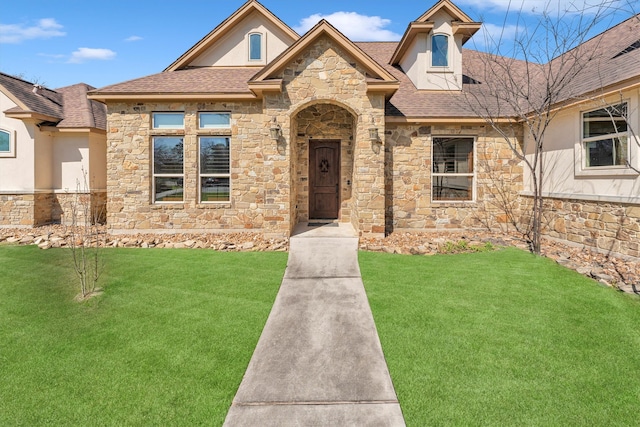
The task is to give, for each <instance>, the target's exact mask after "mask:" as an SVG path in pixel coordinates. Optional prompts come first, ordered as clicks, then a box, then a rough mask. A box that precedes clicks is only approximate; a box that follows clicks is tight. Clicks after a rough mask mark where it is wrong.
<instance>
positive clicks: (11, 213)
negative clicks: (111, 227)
mask: <svg viewBox="0 0 640 427" xmlns="http://www.w3.org/2000/svg"><path fill="white" fill-rule="evenodd" d="M87 196H88V195H87ZM75 197H76V196H75V194H74V193H57V194H56V193H53V192H49V193H47V192H38V193H34V194H0V226H13V227H19V226H24V227H35V226H38V225H43V224H51V223H66V224H71V219H70V218H71V204H72V203H73V202H74V201H75ZM90 197H91V199H90V203H91V204H92V207H91V208H92V209H95V211H94V212H96V217H97V218H98V219H99V222H104V212H105V205H106V197H107V195H106V192H104V191H102V192H94V193H92V194H91V196H90Z"/></svg>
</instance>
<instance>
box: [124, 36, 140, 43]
mask: <svg viewBox="0 0 640 427" xmlns="http://www.w3.org/2000/svg"><path fill="white" fill-rule="evenodd" d="M140 40H142V37H140V36H131V37H127V38H126V39H124V41H126V42H137V41H140Z"/></svg>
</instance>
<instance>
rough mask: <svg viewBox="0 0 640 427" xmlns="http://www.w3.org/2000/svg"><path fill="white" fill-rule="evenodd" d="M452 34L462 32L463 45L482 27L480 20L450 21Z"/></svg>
mask: <svg viewBox="0 0 640 427" xmlns="http://www.w3.org/2000/svg"><path fill="white" fill-rule="evenodd" d="M452 25H453V34H454V35H459V34H462V44H463V45H464V44H465V43H466V42H467V41H469V39H470V38H471V37H472V36H473V35H474V34H475V33H476V32H478V30H480V28H482V22H459V21H454V22H452Z"/></svg>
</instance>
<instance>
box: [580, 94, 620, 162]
mask: <svg viewBox="0 0 640 427" xmlns="http://www.w3.org/2000/svg"><path fill="white" fill-rule="evenodd" d="M626 118H627V103H626V102H623V103H620V104H616V105H609V106H607V107H604V108H600V109H598V110H594V111H589V112H586V113H582V145H583V147H584V158H585V164H584V166H585V167H586V168H597V167H603V166H609V167H611V166H625V165H626V164H627V160H628V157H629V144H628V140H629V134H628V126H627V119H626Z"/></svg>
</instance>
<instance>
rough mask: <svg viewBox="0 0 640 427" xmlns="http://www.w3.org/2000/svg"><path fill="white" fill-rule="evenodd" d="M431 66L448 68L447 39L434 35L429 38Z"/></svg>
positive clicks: (441, 35) (443, 36)
mask: <svg viewBox="0 0 640 427" xmlns="http://www.w3.org/2000/svg"><path fill="white" fill-rule="evenodd" d="M431 66H432V67H448V66H449V37H448V36H445V35H444V34H435V35H433V36H432V37H431Z"/></svg>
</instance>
